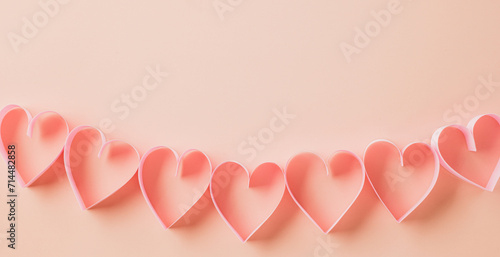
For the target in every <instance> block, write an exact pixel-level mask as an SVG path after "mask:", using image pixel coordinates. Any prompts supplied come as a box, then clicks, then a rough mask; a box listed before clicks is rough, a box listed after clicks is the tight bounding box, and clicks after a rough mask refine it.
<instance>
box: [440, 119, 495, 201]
mask: <svg viewBox="0 0 500 257" xmlns="http://www.w3.org/2000/svg"><path fill="white" fill-rule="evenodd" d="M432 146H433V147H434V149H436V152H437V153H438V155H439V157H440V159H441V164H442V165H443V167H444V168H445V169H447V170H448V171H449V172H451V173H452V174H454V175H456V176H457V177H459V178H461V179H462V180H464V181H467V182H469V183H471V184H473V185H475V186H477V187H480V188H482V189H485V190H488V191H493V189H494V188H495V185H496V183H497V181H498V178H499V177H500V117H499V116H497V115H495V114H486V115H480V116H477V117H475V118H473V119H472V120H471V121H470V122H469V124H468V125H467V127H463V126H460V125H450V126H445V127H442V128H439V129H438V130H436V132H434V135H433V136H432Z"/></svg>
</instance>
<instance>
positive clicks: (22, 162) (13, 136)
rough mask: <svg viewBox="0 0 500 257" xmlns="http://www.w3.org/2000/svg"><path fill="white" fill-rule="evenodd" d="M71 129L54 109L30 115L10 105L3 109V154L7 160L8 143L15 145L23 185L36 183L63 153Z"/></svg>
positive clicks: (0, 115) (0, 128) (0, 125)
mask: <svg viewBox="0 0 500 257" xmlns="http://www.w3.org/2000/svg"><path fill="white" fill-rule="evenodd" d="M68 133H69V128H68V124H67V123H66V120H65V119H64V118H63V117H62V116H61V115H59V114H58V113H55V112H50V111H47V112H41V113H39V114H38V115H36V116H35V117H33V118H31V114H30V113H29V112H28V110H26V109H24V108H22V107H20V106H17V105H8V106H6V107H5V108H3V109H2V110H1V111H0V141H1V149H0V153H1V154H2V157H3V158H4V160H5V161H6V162H8V161H9V159H8V154H7V153H8V152H9V151H8V150H9V149H8V147H9V145H14V146H15V150H14V151H15V154H14V155H13V156H14V157H15V167H16V177H17V180H18V181H19V184H20V185H21V186H22V187H25V186H29V185H31V184H32V183H33V182H35V181H36V180H37V179H38V178H39V177H40V176H41V175H42V174H43V173H44V172H45V171H47V170H48V169H49V168H50V167H51V166H52V164H54V162H55V161H56V160H57V158H58V157H59V156H60V155H61V154H62V152H63V148H64V143H65V142H66V137H67V136H68Z"/></svg>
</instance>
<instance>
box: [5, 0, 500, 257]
mask: <svg viewBox="0 0 500 257" xmlns="http://www.w3.org/2000/svg"><path fill="white" fill-rule="evenodd" d="M221 1H222V2H221V3H225V4H226V7H227V6H229V7H230V11H227V12H225V13H224V14H223V15H222V17H223V19H221V18H220V16H219V15H218V12H217V11H216V9H214V6H213V3H212V0H190V1H164V2H165V3H162V4H160V3H157V2H155V1H140V2H138V1H106V2H97V1H69V3H68V4H65V5H61V4H57V6H58V8H55V7H54V6H51V7H50V8H49V9H47V8H45V7H42V6H41V5H39V3H38V1H34V0H30V1H22V2H13V1H4V2H2V3H1V4H0V35H1V38H2V39H1V40H0V106H2V107H3V106H5V105H7V104H10V103H13V104H19V105H21V106H23V107H25V108H27V109H28V110H30V111H31V112H32V113H33V114H36V113H39V112H41V111H45V110H53V111H57V112H59V113H61V114H62V115H63V116H64V117H65V118H66V119H67V120H68V122H69V123H70V126H71V128H74V127H75V126H77V125H93V126H99V124H100V122H101V120H102V119H109V120H111V127H110V128H108V131H107V132H106V136H107V137H108V138H116V139H124V140H126V141H127V142H129V143H131V144H133V145H134V146H136V147H137V149H138V150H139V151H140V153H141V154H143V153H145V152H146V151H147V150H148V149H149V148H151V147H154V146H157V145H166V146H169V147H172V148H173V149H175V150H176V151H178V152H179V153H182V152H184V151H185V150H188V149H191V148H197V149H200V150H202V151H204V152H205V153H207V154H208V156H209V157H210V158H211V160H212V162H213V164H214V166H215V165H217V164H219V163H221V162H223V161H226V160H236V161H239V162H241V163H243V164H244V165H246V166H247V168H248V169H249V170H253V169H254V168H255V167H256V166H257V165H258V164H259V163H261V162H264V161H275V162H277V163H278V164H279V165H280V166H281V167H283V166H284V165H285V163H286V161H287V159H288V158H290V157H291V156H292V155H294V154H296V153H298V152H302V151H313V152H315V153H318V154H319V155H320V156H322V157H324V158H327V157H329V156H330V155H331V154H332V153H333V152H334V151H336V150H339V149H346V150H351V151H353V152H355V153H357V154H359V155H361V154H362V153H363V151H364V148H365V147H366V145H368V144H369V143H370V142H371V141H372V140H374V139H378V138H385V139H389V140H392V141H393V142H395V143H396V144H397V145H398V146H400V147H403V146H405V145H406V144H408V143H410V142H413V141H415V140H424V141H426V140H429V139H430V137H431V135H432V133H433V132H434V130H435V129H437V128H438V127H440V126H443V125H447V124H451V123H460V124H463V125H465V124H466V123H467V122H468V120H469V119H470V118H472V117H473V116H475V115H478V114H483V113H497V114H500V106H499V105H498V103H499V102H500V85H499V84H498V83H500V58H499V56H500V47H499V46H500V34H499V31H500V30H499V26H500V16H499V15H498V13H499V12H500V3H499V2H497V1H484V2H481V3H480V4H479V3H474V2H470V1H469V2H463V3H462V2H460V3H458V2H456V1H440V2H438V3H436V2H431V1H406V0H402V1H400V2H399V6H398V7H397V8H396V9H397V12H395V13H391V15H390V18H387V16H385V17H386V20H382V23H383V24H382V23H381V22H380V19H382V18H380V17H381V16H380V15H381V14H380V12H381V11H382V13H387V12H388V10H392V9H391V8H393V7H394V6H395V4H394V3H392V2H391V1H380V0H376V1H370V2H369V3H367V2H365V1H340V2H339V1H336V2H335V1H323V0H322V1H315V2H314V3H312V2H309V1H272V2H269V1H263V0H257V1H241V2H238V1H228V2H230V3H233V5H234V6H230V5H229V3H228V2H226V1H223V0H221ZM218 3H219V4H220V2H218ZM396 5H397V4H396ZM221 6H223V5H221ZM44 8H45V9H44ZM45 10H49V11H50V13H49V14H51V15H47V11H45ZM43 13H45V15H44V14H43ZM377 17H378V18H377ZM45 18H47V19H46V22H45V20H44V19H45ZM25 19H27V21H26V20H25ZM34 19H35V20H36V21H35V22H33V20H34ZM28 23H33V26H35V29H34V30H31V31H30V30H29V27H30V26H31V25H29V24H28ZM45 23H46V24H45ZM26 24H28V25H26ZM31 29H33V28H31ZM366 29H368V30H369V31H368V34H370V35H371V36H369V35H367V36H366V37H365V38H364V39H365V41H364V42H361V41H362V40H361V39H360V35H359V34H360V33H366V32H359V31H365V30H366ZM23 31H24V32H23ZM35 32H36V33H35ZM16 36H17V37H16ZM14 37H15V38H16V39H17V40H21V39H19V38H20V37H23V38H24V40H22V43H19V45H17V44H15V43H14V44H13V43H11V40H12V38H14ZM356 39H357V41H356ZM360 40H361V41H360ZM16 42H21V41H16ZM356 42H357V43H358V46H360V47H357V46H356ZM361 43H362V44H361ZM347 44H348V45H350V46H351V47H353V48H354V47H355V48H356V49H357V50H356V53H353V54H352V55H349V58H350V62H349V61H348V59H347V58H346V57H345V55H344V53H343V51H342V50H341V49H342V48H341V46H345V45H347ZM16 47H17V50H18V51H17V52H16V51H15V50H16ZM351 50H352V49H351ZM148 67H151V69H153V70H154V69H156V67H158V68H159V69H160V70H161V71H162V72H168V76H165V77H162V76H159V77H157V82H158V83H157V87H156V88H154V89H150V90H149V89H148V90H145V89H141V88H140V87H142V88H143V87H144V86H143V81H144V77H145V76H148V74H150V73H149V72H148ZM490 76H491V80H493V81H495V82H496V83H497V84H496V86H492V84H491V83H490V84H488V83H486V84H488V85H489V86H485V85H484V83H483V84H481V81H485V80H486V81H487V80H488V78H489V77H490ZM148 82H149V83H153V82H155V81H154V80H148ZM141 92H142V93H144V92H145V94H143V95H141ZM132 94H134V95H135V97H136V98H135V99H139V100H134V98H130V99H132V100H131V103H130V105H127V104H126V103H125V102H123V101H124V99H127V95H128V96H130V95H132ZM117 108H118V109H117ZM284 108H285V109H286V112H287V113H289V114H290V116H289V118H288V119H285V122H284V123H278V124H280V125H282V126H280V129H279V130H277V129H276V128H275V127H273V128H275V130H274V131H273V130H270V128H271V126H272V125H271V123H272V122H273V121H274V120H276V119H279V117H281V116H280V115H277V114H276V112H282V111H283V109H284ZM281 121H282V122H283V120H281ZM263 131H264V132H263ZM269 131H273V133H271V134H269V133H267V132H269ZM266 133H267V134H266ZM259 135H260V136H261V137H262V136H263V137H264V138H265V140H264V141H265V142H266V143H262V142H261V146H260V147H258V148H250V146H249V145H250V144H249V143H248V142H249V141H248V138H249V137H257V138H259ZM266 136H267V137H266ZM245 142H246V143H245ZM242 144H243V147H242V149H240V150H238V148H239V147H241V145H242ZM245 144H246V145H245ZM252 149H253V150H252ZM249 152H253V153H254V154H250V153H249ZM0 171H2V172H1V173H0V174H3V175H0V192H2V193H1V194H0V202H2V203H4V202H5V201H4V200H5V199H6V190H7V188H6V184H7V183H6V177H7V172H6V171H7V169H6V167H5V164H2V165H1V167H0ZM441 171H442V173H441V174H440V177H439V179H438V182H437V185H436V188H435V189H434V190H433V192H431V194H430V195H429V197H428V198H427V199H426V200H425V201H424V202H423V203H422V205H421V206H420V207H419V208H417V210H416V211H415V212H414V213H413V214H411V215H410V216H409V217H408V219H407V220H405V221H404V222H403V223H401V224H397V223H396V222H395V221H394V220H393V218H392V217H391V216H390V214H389V213H388V212H387V211H386V210H385V209H384V207H383V206H382V204H381V203H380V202H379V201H378V199H376V198H375V195H374V193H373V191H372V189H371V188H369V187H365V188H364V191H363V192H362V193H361V196H360V197H361V198H360V199H359V200H358V201H357V202H356V203H355V204H354V206H353V208H352V209H351V210H350V211H348V213H347V214H346V216H345V218H344V219H343V220H341V221H340V223H339V224H338V226H337V227H336V228H334V230H333V231H332V232H331V233H329V234H328V235H323V234H322V232H321V231H320V230H319V229H318V228H316V227H315V226H314V224H313V223H312V222H311V221H309V220H308V219H307V217H306V216H305V215H304V214H303V213H302V212H301V211H300V209H299V208H298V207H297V206H296V205H295V204H294V203H293V202H292V200H291V198H290V196H289V195H287V194H286V195H285V198H284V200H283V202H282V204H281V205H280V207H279V208H278V210H277V212H276V213H275V215H273V216H272V217H271V218H270V220H269V221H268V222H267V223H265V224H264V226H263V227H262V228H261V230H259V231H258V232H257V233H256V234H255V235H254V237H253V238H252V239H251V240H250V241H249V242H247V243H245V244H242V243H241V242H240V241H239V240H238V239H237V237H236V236H235V235H234V234H233V232H232V231H231V230H230V229H229V227H228V226H227V225H226V224H225V223H224V222H223V220H222V218H221V217H220V216H219V215H218V213H217V212H216V210H215V208H214V207H213V205H212V204H208V205H207V206H205V207H204V208H201V210H200V211H197V210H198V209H197V210H195V211H193V212H191V213H189V218H188V219H189V220H185V221H186V222H184V223H186V224H179V225H178V226H177V227H176V228H173V229H170V230H168V231H164V230H163V229H162V227H161V225H160V224H159V222H158V221H157V220H156V219H155V217H154V215H153V213H152V212H151V211H150V210H149V209H148V206H147V204H146V202H145V201H144V199H143V197H142V195H141V193H140V190H139V186H138V185H137V181H136V180H132V182H131V183H129V184H127V185H126V186H125V188H123V190H121V191H120V192H119V193H117V194H116V195H114V196H113V197H112V198H110V199H108V200H106V201H105V202H102V204H101V205H100V206H99V207H98V208H96V209H94V210H91V211H81V210H80V209H79V206H78V204H77V201H76V199H75V196H74V195H73V193H72V191H71V188H70V186H69V182H68V180H67V178H66V177H65V174H64V171H61V170H56V171H54V170H51V171H49V172H48V173H47V174H45V175H44V176H43V177H42V178H40V181H39V182H38V183H37V184H35V185H34V186H33V187H30V188H28V189H22V190H19V194H20V197H19V199H18V200H19V203H18V210H17V215H18V225H19V230H18V235H17V236H18V242H17V243H18V244H17V247H18V249H16V250H15V251H11V250H9V249H8V248H7V246H6V241H5V238H6V237H7V235H6V233H5V231H6V229H7V221H6V217H7V211H8V210H7V205H6V204H1V205H0V231H1V232H0V235H1V236H0V238H1V239H0V243H1V245H0V255H1V256H23V257H24V256H139V255H141V256H142V255H147V256H263V255H266V256H300V257H305V256H369V255H370V256H471V255H477V256H496V255H498V251H499V250H500V247H499V245H498V242H497V241H498V240H497V238H498V236H499V235H500V232H499V231H500V219H499V218H498V217H500V205H499V204H498V202H499V201H500V191H499V190H500V189H498V188H497V190H495V191H494V192H492V193H489V192H485V191H482V190H480V189H478V188H475V187H473V186H471V185H469V184H466V183H464V182H462V181H460V180H459V179H457V178H455V177H453V176H452V175H450V174H449V173H447V172H446V171H445V170H443V169H442V170H441ZM6 254H7V255H6Z"/></svg>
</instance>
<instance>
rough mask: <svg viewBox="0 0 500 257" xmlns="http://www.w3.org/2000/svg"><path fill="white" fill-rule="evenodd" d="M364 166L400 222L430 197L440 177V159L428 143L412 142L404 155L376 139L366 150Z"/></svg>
mask: <svg viewBox="0 0 500 257" xmlns="http://www.w3.org/2000/svg"><path fill="white" fill-rule="evenodd" d="M364 163H365V169H366V174H367V176H368V180H369V181H370V183H371V185H372V187H373V189H374V190H375V193H376V194H377V196H378V197H379V199H380V200H381V201H382V203H383V204H384V206H385V207H386V208H387V210H388V211H389V212H390V213H391V214H392V216H393V217H394V218H395V219H396V221H397V222H401V221H402V220H403V219H405V218H406V217H407V216H408V215H409V214H410V213H411V212H412V211H413V210H415V208H417V207H418V206H419V205H420V203H422V201H423V200H424V199H425V198H426V197H427V196H428V195H429V193H430V192H431V191H432V188H433V187H434V185H435V184H436V181H437V178H438V174H439V157H438V156H437V153H436V152H435V151H434V149H433V148H432V147H431V146H429V145H428V144H425V143H412V144H409V145H408V146H406V147H405V148H404V149H403V152H402V153H401V152H400V151H399V149H398V148H397V147H396V145H394V144H393V143H391V142H389V141H387V140H376V141H374V142H372V143H370V144H369V145H368V146H367V147H366V150H365V154H364Z"/></svg>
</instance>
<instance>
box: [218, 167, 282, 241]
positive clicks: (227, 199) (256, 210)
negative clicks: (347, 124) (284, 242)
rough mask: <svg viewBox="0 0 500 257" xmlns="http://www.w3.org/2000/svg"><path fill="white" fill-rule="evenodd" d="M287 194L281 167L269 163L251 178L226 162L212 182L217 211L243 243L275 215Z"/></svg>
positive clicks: (219, 168) (257, 170)
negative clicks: (284, 195)
mask: <svg viewBox="0 0 500 257" xmlns="http://www.w3.org/2000/svg"><path fill="white" fill-rule="evenodd" d="M284 193H285V178H284V176H283V171H282V170H281V168H280V167H279V166H278V165H277V164H275V163H272V162H266V163H263V164H261V165H259V166H258V167H257V168H255V170H254V172H253V173H252V174H251V175H250V174H249V173H248V171H247V169H246V168H245V167H243V166H242V165H241V164H239V163H237V162H232V161H229V162H224V163H222V164H220V165H219V166H217V168H215V170H214V172H213V174H212V177H211V179H210V194H211V196H212V200H213V202H214V205H215V208H216V209H217V211H218V212H219V214H220V215H221V216H222V218H223V219H224V221H225V222H226V224H227V225H228V226H229V227H230V228H231V230H233V232H234V233H235V234H236V235H237V236H238V238H239V239H240V240H241V241H242V242H246V241H247V240H248V239H249V238H250V237H251V236H252V235H253V234H254V233H255V231H257V230H258V229H259V228H260V227H261V226H262V224H264V222H265V221H266V220H267V219H268V218H269V217H270V216H271V215H272V214H273V212H274V211H275V210H276V208H277V207H278V204H279V203H280V202H281V199H282V198H283V194H284Z"/></svg>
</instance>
